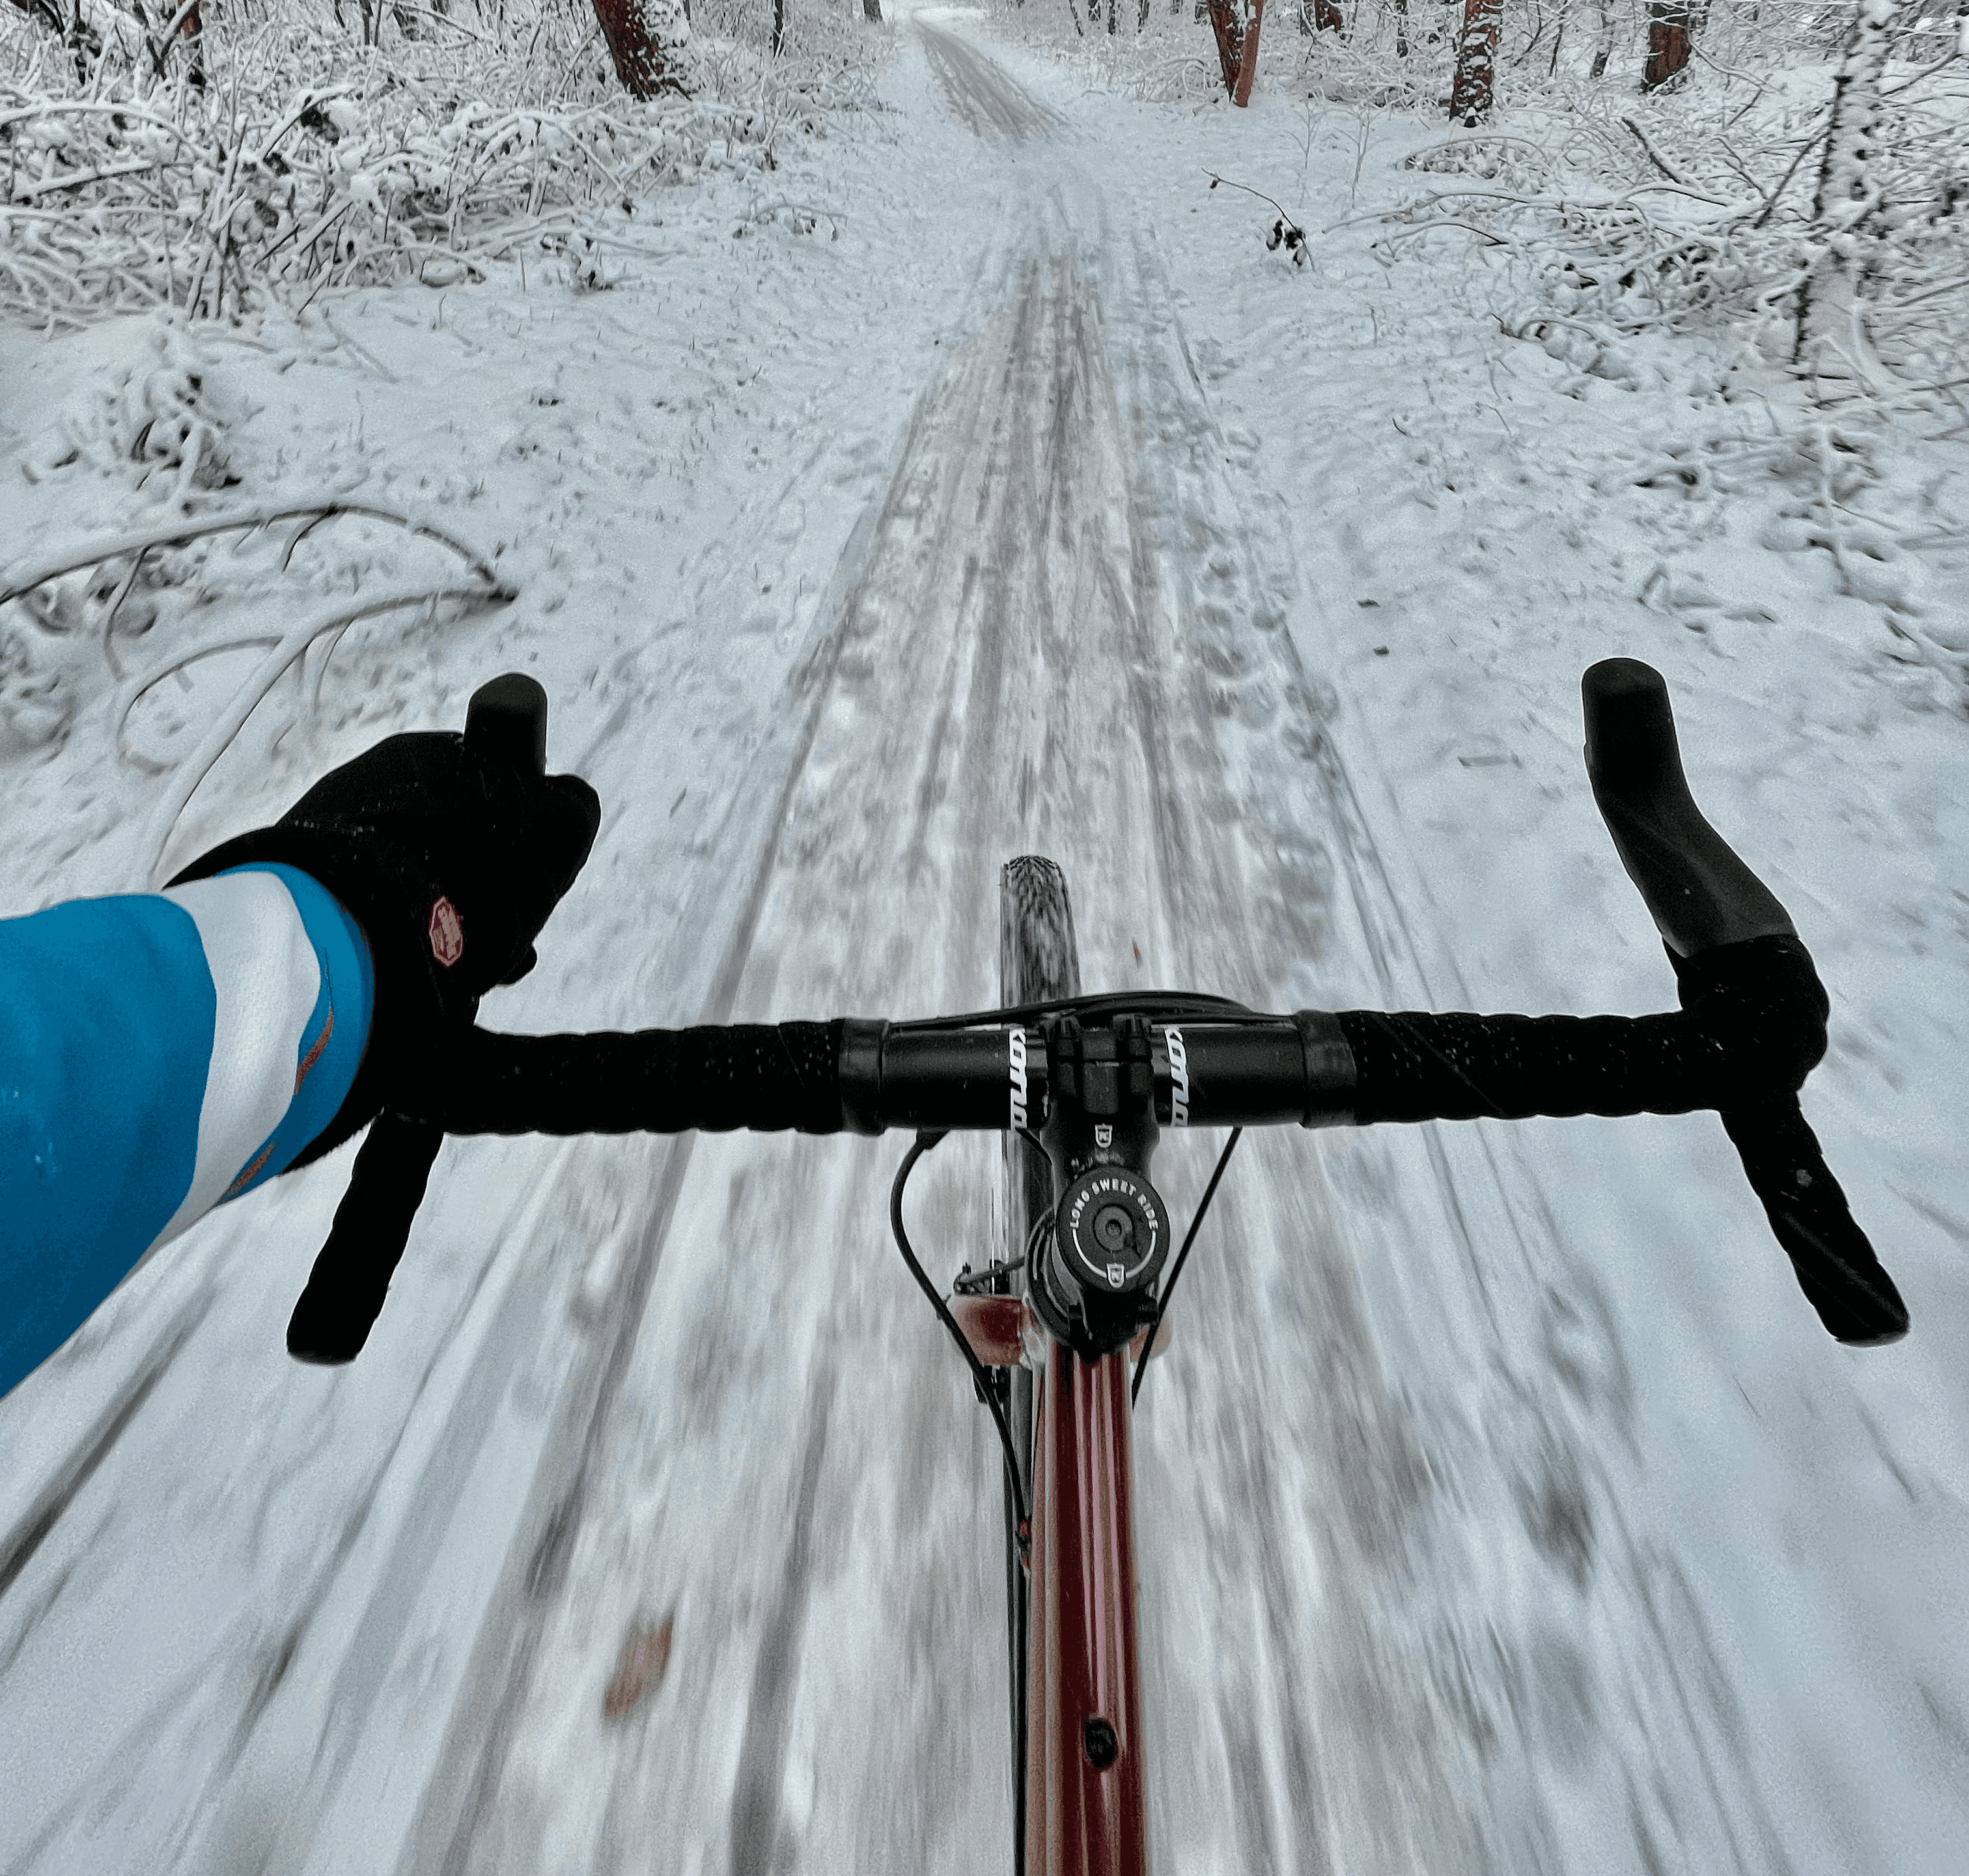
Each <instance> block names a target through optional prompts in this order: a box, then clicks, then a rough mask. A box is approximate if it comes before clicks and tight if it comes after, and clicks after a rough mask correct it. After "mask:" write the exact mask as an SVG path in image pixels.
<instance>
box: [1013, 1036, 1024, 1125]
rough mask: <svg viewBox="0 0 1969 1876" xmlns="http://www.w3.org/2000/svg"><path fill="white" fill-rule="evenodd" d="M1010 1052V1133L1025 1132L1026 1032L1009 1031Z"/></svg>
mask: <svg viewBox="0 0 1969 1876" xmlns="http://www.w3.org/2000/svg"><path fill="white" fill-rule="evenodd" d="M1011 1050H1012V1131H1014V1133H1020V1134H1022V1133H1023V1132H1024V1131H1026V1032H1025V1031H1023V1029H1015V1030H1014V1031H1011Z"/></svg>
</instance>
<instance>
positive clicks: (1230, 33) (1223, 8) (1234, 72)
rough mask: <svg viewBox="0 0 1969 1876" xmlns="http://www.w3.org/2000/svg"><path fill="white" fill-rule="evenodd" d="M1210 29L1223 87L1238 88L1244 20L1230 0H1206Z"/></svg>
mask: <svg viewBox="0 0 1969 1876" xmlns="http://www.w3.org/2000/svg"><path fill="white" fill-rule="evenodd" d="M1208 6H1209V8H1210V30H1211V31H1212V33H1213V34H1215V36H1216V39H1217V63H1218V66H1219V67H1221V70H1222V71H1223V73H1224V89H1225V91H1226V92H1228V93H1233V94H1234V93H1236V91H1237V89H1238V55H1239V54H1241V52H1242V51H1243V50H1244V21H1242V20H1241V18H1238V10H1237V8H1235V7H1234V6H1233V5H1231V0H1208Z"/></svg>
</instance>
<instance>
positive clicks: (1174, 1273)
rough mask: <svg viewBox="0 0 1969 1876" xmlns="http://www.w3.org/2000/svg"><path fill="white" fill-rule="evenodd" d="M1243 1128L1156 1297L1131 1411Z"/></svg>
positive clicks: (1234, 1134)
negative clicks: (1178, 1283) (1200, 1227)
mask: <svg viewBox="0 0 1969 1876" xmlns="http://www.w3.org/2000/svg"><path fill="white" fill-rule="evenodd" d="M1242 1138H1244V1128H1241V1127H1234V1128H1231V1138H1229V1139H1228V1140H1227V1141H1225V1143H1224V1151H1222V1152H1221V1153H1220V1154H1218V1156H1217V1170H1216V1171H1215V1172H1214V1173H1212V1174H1211V1175H1210V1183H1209V1184H1208V1185H1207V1186H1205V1187H1204V1189H1203V1199H1202V1203H1200V1204H1199V1206H1197V1208H1196V1213H1195V1216H1194V1217H1193V1218H1192V1219H1190V1221H1189V1230H1188V1231H1186V1232H1184V1233H1183V1236H1182V1249H1181V1250H1180V1251H1178V1252H1177V1253H1176V1261H1175V1263H1173V1264H1171V1265H1170V1266H1169V1281H1168V1282H1167V1283H1166V1284H1163V1293H1162V1294H1161V1296H1160V1297H1158V1298H1157V1299H1156V1314H1155V1319H1154V1320H1153V1322H1151V1323H1150V1324H1149V1332H1148V1336H1147V1339H1146V1340H1145V1341H1144V1342H1143V1344H1142V1358H1141V1359H1140V1361H1139V1362H1137V1363H1136V1364H1135V1380H1134V1386H1132V1387H1131V1388H1130V1389H1129V1390H1128V1407H1129V1410H1130V1412H1131V1413H1132V1412H1133V1411H1134V1406H1135V1402H1136V1401H1137V1399H1139V1398H1140V1395H1141V1391H1142V1377H1143V1375H1144V1374H1145V1373H1147V1371H1148V1365H1149V1357H1150V1355H1153V1354H1154V1353H1155V1352H1156V1336H1159V1335H1160V1334H1161V1333H1162V1326H1163V1316H1165V1315H1166V1313H1168V1310H1169V1298H1170V1297H1173V1296H1174V1295H1175V1294H1176V1279H1177V1278H1178V1277H1180V1276H1181V1275H1182V1266H1183V1261H1184V1259H1185V1258H1187V1257H1188V1256H1189V1247H1190V1246H1191V1245H1193V1244H1194V1243H1195V1241H1196V1228H1197V1226H1198V1225H1201V1224H1202V1222H1203V1215H1204V1213H1205V1212H1207V1211H1208V1210H1209V1209H1210V1201H1211V1200H1212V1199H1214V1198H1215V1197H1216V1196H1217V1183H1218V1180H1221V1178H1222V1177H1224V1169H1225V1167H1227V1166H1228V1165H1229V1164H1231V1154H1232V1153H1233V1151H1235V1149H1236V1147H1237V1144H1238V1141H1240V1140H1241V1139H1242Z"/></svg>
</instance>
